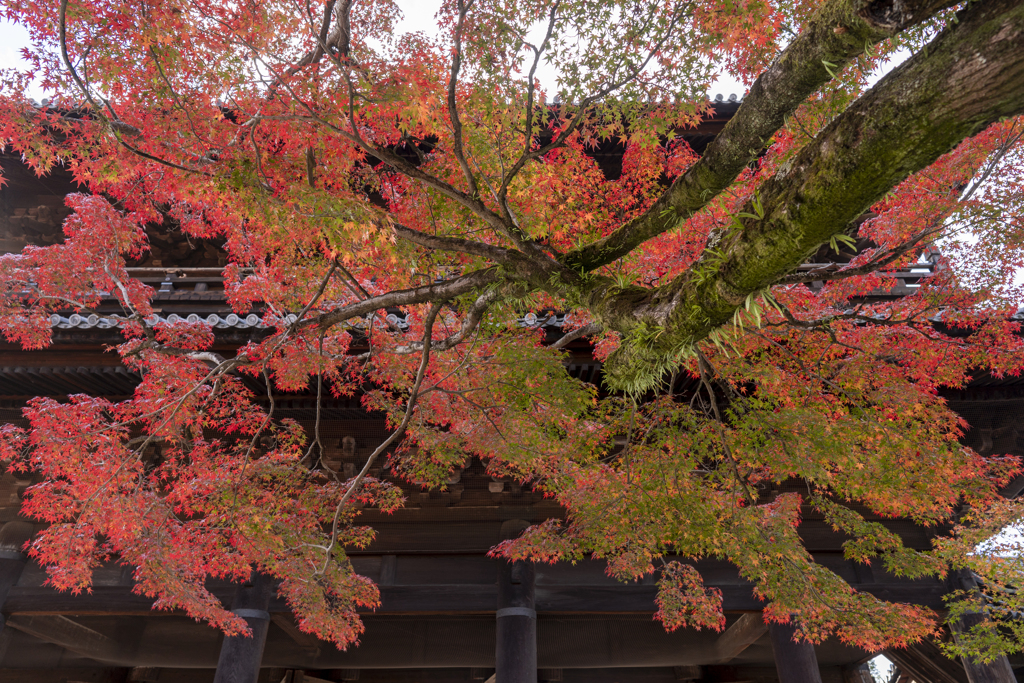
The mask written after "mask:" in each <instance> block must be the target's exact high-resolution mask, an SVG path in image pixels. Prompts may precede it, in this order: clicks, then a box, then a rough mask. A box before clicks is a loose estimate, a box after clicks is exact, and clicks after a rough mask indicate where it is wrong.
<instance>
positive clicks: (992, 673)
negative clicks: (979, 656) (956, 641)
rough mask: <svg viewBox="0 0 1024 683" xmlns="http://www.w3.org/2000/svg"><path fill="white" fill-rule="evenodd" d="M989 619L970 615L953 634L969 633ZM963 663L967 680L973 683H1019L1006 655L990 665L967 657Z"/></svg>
mask: <svg viewBox="0 0 1024 683" xmlns="http://www.w3.org/2000/svg"><path fill="white" fill-rule="evenodd" d="M987 619H988V617H987V616H985V615H984V614H977V613H975V614H968V615H966V616H964V618H963V619H961V620H960V623H959V624H956V625H955V626H954V627H953V634H954V635H956V633H957V632H963V631H968V630H970V628H971V627H972V626H974V625H975V624H980V623H982V622H983V621H986V620H987ZM963 662H964V670H965V671H966V672H967V679H968V680H969V681H970V682H971V683H1017V678H1016V677H1015V676H1014V675H1013V669H1011V668H1010V662H1009V661H1008V660H1007V659H1006V656H1005V655H1001V656H999V657H996V658H995V659H993V660H992V661H991V662H989V663H988V664H982V663H981V662H976V661H974V660H972V659H968V658H966V657H965V658H964V660H963Z"/></svg>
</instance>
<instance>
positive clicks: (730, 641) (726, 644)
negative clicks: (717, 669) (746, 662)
mask: <svg viewBox="0 0 1024 683" xmlns="http://www.w3.org/2000/svg"><path fill="white" fill-rule="evenodd" d="M767 632H768V624H766V623H764V617H763V616H762V615H761V613H760V612H747V613H746V614H744V615H742V616H741V617H740V618H739V619H737V620H736V621H735V622H734V623H733V625H732V626H730V627H729V628H727V629H726V630H725V633H723V634H722V635H721V636H719V637H718V640H717V641H715V651H714V655H713V656H714V663H715V664H725V663H726V662H729V661H731V660H733V659H735V658H736V656H738V655H739V654H740V653H741V652H743V651H744V650H746V649H747V648H748V647H750V646H751V645H753V644H754V643H755V642H757V641H758V640H759V639H760V638H761V636H763V635H764V634H765V633H767Z"/></svg>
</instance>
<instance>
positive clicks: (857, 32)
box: [562, 0, 956, 272]
mask: <svg viewBox="0 0 1024 683" xmlns="http://www.w3.org/2000/svg"><path fill="white" fill-rule="evenodd" d="M954 4H956V3H955V2H953V1H951V0H871V1H869V0H831V2H828V3H826V4H825V5H824V6H823V7H822V8H821V9H820V10H818V13H817V14H816V15H815V17H814V18H813V19H812V20H811V22H810V23H809V25H808V26H807V28H806V30H804V31H803V32H802V33H801V34H800V35H799V36H797V37H796V39H795V40H793V42H792V43H790V45H789V46H788V47H787V48H786V49H785V50H784V51H783V52H782V54H781V55H780V56H779V58H778V59H776V60H775V62H774V63H773V64H772V65H771V66H770V67H769V68H768V70H767V71H765V72H764V73H762V74H761V76H760V77H758V79H757V81H756V82H755V83H754V85H753V87H751V89H750V93H749V94H748V95H747V97H746V98H745V99H744V101H743V104H742V105H741V106H740V108H739V110H738V111H737V112H736V114H735V115H734V116H733V117H732V119H730V121H729V122H728V123H727V124H726V126H725V128H724V129H723V130H722V132H721V133H719V134H718V136H717V137H716V138H715V140H714V141H713V142H712V143H711V145H710V146H709V147H708V149H707V150H706V151H705V152H704V155H703V156H702V157H701V159H700V160H699V161H698V162H697V163H696V164H694V165H693V166H691V167H690V168H689V169H688V170H687V172H686V173H684V174H683V175H682V176H680V177H679V178H677V179H676V181H675V182H674V183H673V184H672V186H671V187H670V188H669V189H668V190H667V191H666V192H665V194H663V195H662V196H661V197H659V198H658V201H656V202H655V203H654V205H653V206H651V208H650V209H648V210H647V211H646V212H645V213H643V214H642V215H640V216H638V217H636V218H635V219H633V220H632V221H630V222H628V223H626V224H625V225H623V226H622V227H620V228H618V229H617V230H615V231H614V232H613V233H611V234H610V235H608V236H606V237H604V238H602V239H600V240H597V241H596V242H592V243H590V244H588V245H585V246H583V247H580V248H579V249H576V250H574V251H572V252H569V253H568V254H566V255H565V257H564V258H563V259H562V261H563V263H565V264H566V265H568V266H569V267H571V268H573V269H575V270H578V271H581V272H582V271H589V270H594V269H595V268H598V267H600V266H602V265H606V264H608V263H611V262H613V261H615V260H617V259H619V258H621V257H623V256H625V255H626V254H628V253H629V252H630V251H632V250H633V249H635V248H636V247H637V246H639V245H640V244H643V243H644V242H645V241H647V240H649V239H651V238H652V237H655V236H657V235H660V234H661V233H663V232H666V231H668V230H671V229H672V228H674V227H675V226H677V225H678V224H679V223H680V222H681V221H684V220H686V219H688V218H690V217H691V216H693V215H694V214H695V213H697V212H698V211H700V210H701V209H702V208H703V207H704V206H706V205H707V203H708V202H709V201H710V200H711V199H713V198H714V197H716V196H717V195H718V194H719V193H721V192H722V191H723V190H724V189H725V188H726V187H728V186H729V185H730V184H731V183H732V181H733V180H735V179H736V176H738V175H739V174H740V172H741V171H742V170H743V168H744V167H745V166H746V165H747V164H749V163H750V161H751V160H752V159H754V158H755V157H756V155H757V154H758V152H759V151H760V150H761V149H762V148H763V147H764V146H765V143H766V142H767V140H768V139H769V138H770V137H771V136H772V135H773V134H774V133H775V132H776V131H777V130H778V129H779V128H781V127H782V125H783V123H784V122H785V120H786V118H787V117H788V116H790V115H791V114H792V113H793V112H795V111H796V109H797V107H799V106H800V105H801V104H803V102H804V101H806V100H807V98H808V97H809V96H810V95H812V94H813V93H814V92H815V91H817V90H818V88H820V87H821V86H822V85H824V84H825V83H827V82H828V81H829V80H831V79H832V77H833V76H832V74H833V73H835V72H837V71H838V70H839V69H841V68H842V66H843V65H845V64H846V63H847V62H849V61H850V60H852V59H854V58H855V57H857V56H859V55H861V54H863V52H864V51H865V49H866V48H868V47H870V46H871V45H873V44H875V43H878V42H880V41H882V40H884V39H885V38H888V37H889V36H892V35H894V34H896V33H899V32H900V31H903V30H905V29H907V28H908V27H910V26H913V25H915V24H918V23H920V22H922V21H924V20H926V19H927V18H929V17H931V16H933V15H934V14H935V13H936V12H938V11H940V10H942V9H944V8H946V7H949V6H951V5H954ZM831 65H834V66H831ZM830 69H831V72H830Z"/></svg>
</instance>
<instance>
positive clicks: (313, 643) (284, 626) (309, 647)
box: [270, 612, 320, 657]
mask: <svg viewBox="0 0 1024 683" xmlns="http://www.w3.org/2000/svg"><path fill="white" fill-rule="evenodd" d="M270 620H271V621H273V622H274V625H275V626H277V627H278V628H279V629H281V630H282V631H284V632H285V634H286V635H287V636H288V637H289V638H291V639H292V640H293V641H295V644H296V645H298V646H299V647H301V648H302V649H303V650H304V651H305V654H307V655H308V656H310V657H316V656H317V655H319V654H320V640H319V639H318V638H316V637H315V636H312V635H310V634H308V633H305V632H303V631H300V630H299V627H298V626H297V625H296V624H295V618H294V617H293V616H292V615H291V614H285V613H284V612H274V613H272V614H271V615H270Z"/></svg>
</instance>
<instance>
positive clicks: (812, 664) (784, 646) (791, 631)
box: [768, 623, 821, 683]
mask: <svg viewBox="0 0 1024 683" xmlns="http://www.w3.org/2000/svg"><path fill="white" fill-rule="evenodd" d="M768 634H769V635H770V636H771V639H772V652H774V653H775V669H776V670H777V671H778V672H779V682H780V683H821V671H820V670H819V669H818V657H817V655H815V654H814V645H812V644H811V643H808V642H807V641H806V640H800V641H798V640H795V639H794V636H796V627H795V626H794V625H793V624H792V623H790V624H775V623H772V624H769V625H768Z"/></svg>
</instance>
